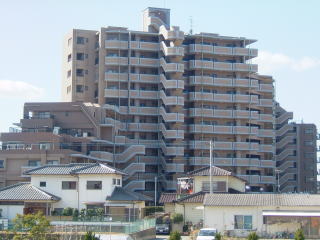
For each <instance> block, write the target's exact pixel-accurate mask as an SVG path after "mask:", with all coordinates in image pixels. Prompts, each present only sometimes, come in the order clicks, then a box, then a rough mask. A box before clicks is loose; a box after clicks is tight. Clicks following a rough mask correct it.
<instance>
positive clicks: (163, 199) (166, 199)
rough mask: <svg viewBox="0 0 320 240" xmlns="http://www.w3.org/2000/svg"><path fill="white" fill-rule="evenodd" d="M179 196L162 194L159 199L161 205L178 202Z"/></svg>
mask: <svg viewBox="0 0 320 240" xmlns="http://www.w3.org/2000/svg"><path fill="white" fill-rule="evenodd" d="M177 197H178V194H176V193H162V194H161V196H160V199H159V203H173V201H175V200H177Z"/></svg>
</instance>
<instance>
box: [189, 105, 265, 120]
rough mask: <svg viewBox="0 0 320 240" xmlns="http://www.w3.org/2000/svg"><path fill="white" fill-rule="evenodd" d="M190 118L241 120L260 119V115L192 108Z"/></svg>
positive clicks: (243, 111) (251, 112)
mask: <svg viewBox="0 0 320 240" xmlns="http://www.w3.org/2000/svg"><path fill="white" fill-rule="evenodd" d="M189 113H190V117H211V118H231V119H236V118H241V119H249V118H251V119H258V118H259V114H258V113H257V112H253V111H246V110H220V109H219V110H218V109H205V108H190V109H189Z"/></svg>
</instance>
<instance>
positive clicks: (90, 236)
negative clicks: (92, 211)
mask: <svg viewBox="0 0 320 240" xmlns="http://www.w3.org/2000/svg"><path fill="white" fill-rule="evenodd" d="M99 239H100V238H99V237H96V235H95V234H94V233H93V232H91V231H89V232H87V233H86V235H84V240H99Z"/></svg>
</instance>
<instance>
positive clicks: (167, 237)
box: [157, 235, 190, 240]
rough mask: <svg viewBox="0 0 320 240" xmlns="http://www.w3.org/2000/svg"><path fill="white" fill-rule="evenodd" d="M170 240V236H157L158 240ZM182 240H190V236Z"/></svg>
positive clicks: (183, 237)
mask: <svg viewBox="0 0 320 240" xmlns="http://www.w3.org/2000/svg"><path fill="white" fill-rule="evenodd" d="M166 239H169V235H157V240H166ZM182 240H190V237H189V236H182Z"/></svg>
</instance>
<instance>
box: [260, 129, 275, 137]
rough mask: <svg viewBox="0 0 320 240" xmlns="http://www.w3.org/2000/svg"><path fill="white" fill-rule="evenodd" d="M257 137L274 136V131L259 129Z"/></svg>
mask: <svg viewBox="0 0 320 240" xmlns="http://www.w3.org/2000/svg"><path fill="white" fill-rule="evenodd" d="M259 137H275V132H274V130H272V129H260V130H259Z"/></svg>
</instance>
